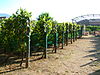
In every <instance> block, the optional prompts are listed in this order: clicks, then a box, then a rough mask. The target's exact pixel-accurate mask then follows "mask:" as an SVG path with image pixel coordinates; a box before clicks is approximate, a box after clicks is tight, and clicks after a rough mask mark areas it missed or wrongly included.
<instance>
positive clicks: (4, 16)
mask: <svg viewBox="0 0 100 75" xmlns="http://www.w3.org/2000/svg"><path fill="white" fill-rule="evenodd" d="M9 17H10V15H8V14H5V13H0V19H4V18H9Z"/></svg>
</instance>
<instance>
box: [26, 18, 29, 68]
mask: <svg viewBox="0 0 100 75" xmlns="http://www.w3.org/2000/svg"><path fill="white" fill-rule="evenodd" d="M27 23H28V25H27V32H28V34H27V40H28V41H27V51H26V68H28V67H29V58H30V20H28V22H27Z"/></svg>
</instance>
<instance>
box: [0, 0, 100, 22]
mask: <svg viewBox="0 0 100 75" xmlns="http://www.w3.org/2000/svg"><path fill="white" fill-rule="evenodd" d="M20 7H22V8H25V9H27V10H28V11H29V12H32V15H33V17H32V18H33V19H36V17H38V15H39V14H41V13H42V12H49V14H50V15H51V16H52V17H54V19H55V20H57V21H58V22H64V21H70V19H72V18H74V17H77V16H81V15H86V14H100V0H0V13H8V14H12V13H15V12H16V10H17V9H19V8H20Z"/></svg>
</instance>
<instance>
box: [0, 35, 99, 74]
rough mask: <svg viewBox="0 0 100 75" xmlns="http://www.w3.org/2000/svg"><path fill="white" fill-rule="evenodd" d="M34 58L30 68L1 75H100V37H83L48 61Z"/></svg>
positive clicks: (52, 55)
mask: <svg viewBox="0 0 100 75" xmlns="http://www.w3.org/2000/svg"><path fill="white" fill-rule="evenodd" d="M33 58H36V56H33V57H31V62H30V67H29V68H27V69H19V70H13V69H11V70H10V71H6V70H4V71H2V70H0V75H100V37H93V36H90V35H89V36H83V38H82V39H78V40H77V41H76V42H74V43H73V44H69V45H68V46H64V49H59V50H58V51H57V53H49V54H48V58H47V59H40V60H36V61H32V59H33Z"/></svg>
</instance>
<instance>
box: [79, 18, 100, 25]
mask: <svg viewBox="0 0 100 75" xmlns="http://www.w3.org/2000/svg"><path fill="white" fill-rule="evenodd" d="M77 23H78V24H83V25H84V24H85V25H93V26H100V19H85V20H81V21H79V22H77Z"/></svg>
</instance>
